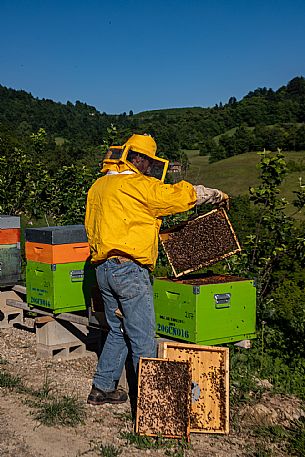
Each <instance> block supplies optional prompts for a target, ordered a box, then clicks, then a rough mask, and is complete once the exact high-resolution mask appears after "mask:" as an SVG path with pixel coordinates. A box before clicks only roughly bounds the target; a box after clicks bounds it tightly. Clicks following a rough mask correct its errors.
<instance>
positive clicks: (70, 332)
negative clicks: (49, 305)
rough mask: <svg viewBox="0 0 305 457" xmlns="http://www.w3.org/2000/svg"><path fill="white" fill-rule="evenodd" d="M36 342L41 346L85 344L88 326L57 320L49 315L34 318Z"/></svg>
mask: <svg viewBox="0 0 305 457" xmlns="http://www.w3.org/2000/svg"><path fill="white" fill-rule="evenodd" d="M35 327H36V343H37V345H41V346H56V345H59V346H63V345H66V344H67V345H71V346H73V345H80V344H85V342H86V337H87V334H88V328H87V326H85V325H82V324H75V323H72V322H68V321H62V320H60V321H57V320H55V319H53V318H52V317H49V316H43V317H38V318H36V319H35Z"/></svg>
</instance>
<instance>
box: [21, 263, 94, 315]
mask: <svg viewBox="0 0 305 457" xmlns="http://www.w3.org/2000/svg"><path fill="white" fill-rule="evenodd" d="M95 286H96V280H95V271H94V268H93V267H92V266H91V265H90V263H89V262H71V263H63V264H48V263H41V262H34V261H31V260H28V261H27V267H26V291H27V302H28V304H29V305H33V306H35V307H40V308H47V309H48V310H50V311H52V312H53V313H55V314H58V313H64V312H71V311H82V310H85V309H87V307H88V306H89V305H90V302H91V296H92V290H93V288H94V287H95Z"/></svg>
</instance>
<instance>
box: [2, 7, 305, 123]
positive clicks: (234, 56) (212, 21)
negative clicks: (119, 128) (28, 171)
mask: <svg viewBox="0 0 305 457" xmlns="http://www.w3.org/2000/svg"><path fill="white" fill-rule="evenodd" d="M0 17H1V26H0V42H1V46H0V84H1V85H3V86H6V87H11V88H14V89H23V90H26V91H28V92H31V93H32V95H33V96H35V97H38V98H49V99H52V100H54V101H60V102H62V103H66V102H67V101H68V100H69V101H71V102H72V103H75V101H76V100H80V101H82V102H85V103H88V104H89V105H93V106H95V107H96V108H97V109H98V110H99V111H101V112H102V111H105V112H107V113H109V114H110V113H122V112H124V111H125V112H127V113H128V112H129V110H133V111H134V112H135V113H136V112H139V111H143V110H151V109H160V108H174V107H187V106H188V107H190V106H203V107H207V106H214V105H215V104H216V103H219V102H220V101H221V102H223V103H226V102H227V101H228V99H229V98H230V97H231V96H235V97H236V98H237V99H238V100H240V99H241V98H242V97H243V96H245V95H246V94H247V93H248V92H249V91H251V90H254V89H256V88H258V87H268V88H269V87H271V88H272V89H274V90H276V89H278V88H279V87H280V86H282V85H286V84H287V82H288V81H289V80H291V79H292V78H294V77H295V76H305V1H304V0H290V1H282V0H278V1H276V0H265V1H260V0H257V1H256V0H254V1H251V0H248V1H247V0H243V1H241V0H231V1H229V0H228V1H225V0H215V1H212V0H209V1H208V0H207V1H206V0H201V1H200V0H176V1H174V0H163V1H162V0H150V1H147V0H126V1H123V0H109V1H104V0H99V1H98V0H74V1H72V0H53V1H49V0H0Z"/></svg>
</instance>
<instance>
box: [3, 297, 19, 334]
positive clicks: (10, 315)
mask: <svg viewBox="0 0 305 457" xmlns="http://www.w3.org/2000/svg"><path fill="white" fill-rule="evenodd" d="M8 299H10V300H18V301H21V300H20V297H19V295H17V294H16V293H15V292H13V291H12V290H8V291H4V292H0V329H4V328H11V327H13V326H14V325H15V324H23V310H22V309H19V308H15V307H14V306H9V305H7V304H6V300H8Z"/></svg>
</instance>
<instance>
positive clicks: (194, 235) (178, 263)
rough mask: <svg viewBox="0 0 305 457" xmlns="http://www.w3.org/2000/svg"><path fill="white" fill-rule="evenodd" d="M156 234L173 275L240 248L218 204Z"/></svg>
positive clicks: (223, 256)
mask: <svg viewBox="0 0 305 457" xmlns="http://www.w3.org/2000/svg"><path fill="white" fill-rule="evenodd" d="M159 236H160V241H161V244H162V246H163V249H164V251H165V253H166V255H167V258H168V261H169V263H170V265H171V267H172V270H173V273H174V275H175V277H176V278H177V277H179V276H182V275H186V274H188V273H192V272H194V271H198V270H200V269H201V268H205V267H207V266H209V265H212V264H214V263H216V262H219V261H220V260H223V259H225V258H226V257H229V256H231V255H233V254H236V253H237V252H240V251H241V248H240V245H239V242H238V240H237V237H236V235H235V233H234V230H233V227H232V225H231V223H230V221H229V218H228V216H227V213H226V212H225V210H224V209H222V208H221V209H214V210H213V211H210V212H209V213H207V214H204V215H202V216H198V217H196V218H195V219H192V220H189V221H187V222H184V223H182V224H179V225H177V226H175V227H172V228H171V229H168V230H165V231H163V232H162V233H160V235H159Z"/></svg>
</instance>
